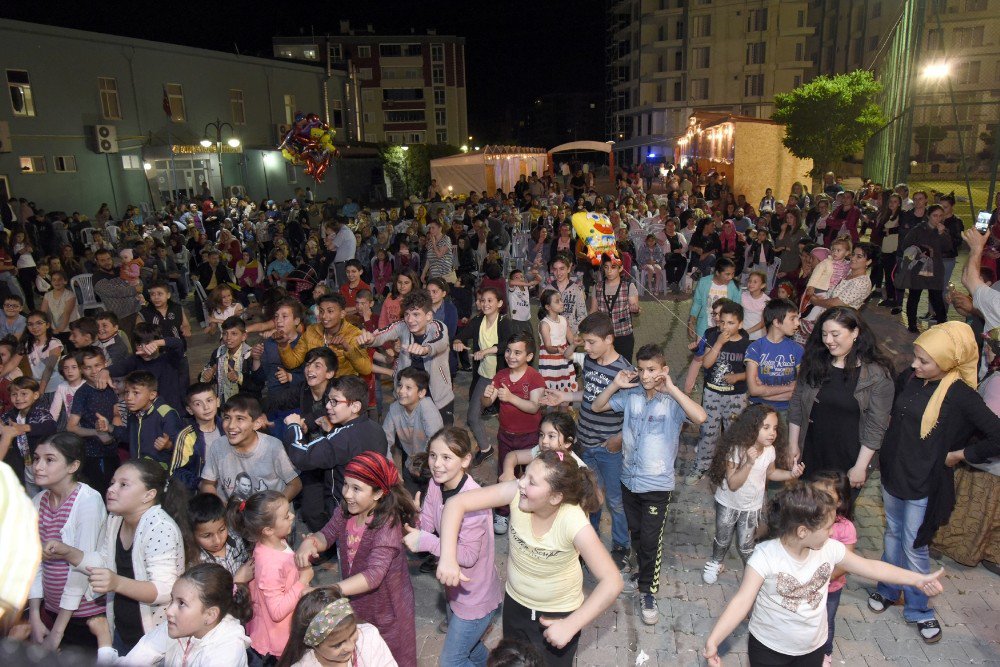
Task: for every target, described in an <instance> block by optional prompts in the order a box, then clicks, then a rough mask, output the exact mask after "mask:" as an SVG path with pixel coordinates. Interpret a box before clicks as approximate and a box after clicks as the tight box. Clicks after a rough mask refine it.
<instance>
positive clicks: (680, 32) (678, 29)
mask: <svg viewBox="0 0 1000 667" xmlns="http://www.w3.org/2000/svg"><path fill="white" fill-rule="evenodd" d="M674 30H675V32H674V35H675V37H676V38H677V39H684V21H678V22H677V23H676V24H675V25H674Z"/></svg>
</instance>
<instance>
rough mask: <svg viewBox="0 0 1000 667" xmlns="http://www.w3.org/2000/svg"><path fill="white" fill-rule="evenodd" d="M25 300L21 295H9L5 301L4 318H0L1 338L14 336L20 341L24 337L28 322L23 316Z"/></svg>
mask: <svg viewBox="0 0 1000 667" xmlns="http://www.w3.org/2000/svg"><path fill="white" fill-rule="evenodd" d="M23 308H24V299H22V298H21V295H19V294H8V295H7V296H6V297H4V300H3V318H0V338H6V337H7V336H14V337H15V338H17V339H18V340H20V339H21V336H23V335H24V329H25V327H26V326H27V322H28V321H27V320H26V319H25V318H24V315H22V314H21V310H22V309H23Z"/></svg>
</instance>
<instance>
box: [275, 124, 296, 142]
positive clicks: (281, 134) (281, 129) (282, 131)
mask: <svg viewBox="0 0 1000 667" xmlns="http://www.w3.org/2000/svg"><path fill="white" fill-rule="evenodd" d="M290 129H292V126H291V125H289V124H288V123H278V124H277V125H275V126H274V134H275V135H276V136H275V140H274V142H275V143H276V144H281V142H282V141H284V140H285V135H286V134H288V131H289V130H290Z"/></svg>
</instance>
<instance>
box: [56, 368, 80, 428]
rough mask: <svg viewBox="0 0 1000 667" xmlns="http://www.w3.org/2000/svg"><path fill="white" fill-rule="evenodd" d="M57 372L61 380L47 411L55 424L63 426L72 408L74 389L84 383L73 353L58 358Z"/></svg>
mask: <svg viewBox="0 0 1000 667" xmlns="http://www.w3.org/2000/svg"><path fill="white" fill-rule="evenodd" d="M59 374H60V375H62V377H63V381H62V382H61V383H60V384H59V386H58V387H56V391H55V394H53V396H52V404H51V405H50V406H49V412H51V413H52V419H54V420H55V422H56V424H58V425H59V426H60V427H63V426H65V425H66V422H67V421H68V419H69V413H70V410H72V408H73V397H74V396H75V395H76V390H77V389H79V388H80V387H82V386H83V384H84V380H83V375H82V374H81V373H80V363H79V361H77V358H76V356H75V355H72V354H67V355H66V356H65V357H63V358H62V359H60V360H59Z"/></svg>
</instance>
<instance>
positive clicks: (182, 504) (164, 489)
mask: <svg viewBox="0 0 1000 667" xmlns="http://www.w3.org/2000/svg"><path fill="white" fill-rule="evenodd" d="M122 466H123V467H124V466H132V467H133V468H135V470H136V472H138V473H139V479H140V480H142V484H143V486H145V487H146V488H147V489H152V490H153V491H155V492H156V497H155V498H154V502H155V503H156V504H158V505H160V507H162V508H163V511H164V512H166V513H167V515H168V516H169V517H170V518H171V519H173V520H174V523H176V524H177V528H178V529H180V532H181V539H182V541H183V543H184V562H186V563H197V562H198V544H197V543H196V542H195V539H194V534H193V531H192V530H191V522H190V520H189V519H188V509H187V504H188V491H187V488H186V487H185V486H184V485H183V484H178V483H174V484H169V483H168V477H167V471H166V470H165V469H164V468H163V466H162V465H160V464H159V463H157V462H156V461H154V460H153V459H132V460H129V461H126V462H125V463H123V464H122Z"/></svg>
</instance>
